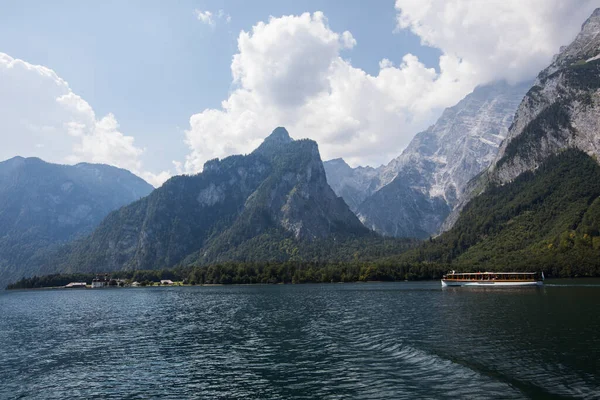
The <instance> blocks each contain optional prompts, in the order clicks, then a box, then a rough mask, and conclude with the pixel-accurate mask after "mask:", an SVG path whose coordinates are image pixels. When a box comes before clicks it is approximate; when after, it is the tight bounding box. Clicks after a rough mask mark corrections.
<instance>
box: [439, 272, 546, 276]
mask: <svg viewBox="0 0 600 400" xmlns="http://www.w3.org/2000/svg"><path fill="white" fill-rule="evenodd" d="M482 274H495V275H503V274H504V275H508V274H519V275H534V274H537V272H448V273H447V274H446V275H482Z"/></svg>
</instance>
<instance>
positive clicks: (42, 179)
mask: <svg viewBox="0 0 600 400" xmlns="http://www.w3.org/2000/svg"><path fill="white" fill-rule="evenodd" d="M152 190H153V187H152V186H150V185H149V184H148V183H146V182H145V181H144V180H142V179H141V178H139V177H137V176H135V175H133V174H132V173H131V172H129V171H126V170H124V169H119V168H115V167H111V166H108V165H100V164H87V163H81V164H77V165H73V166H70V165H57V164H50V163H47V162H44V161H42V160H40V159H38V158H23V157H15V158H12V159H10V160H7V161H3V162H0V285H1V283H3V282H6V281H8V280H14V279H15V278H19V277H21V276H22V275H26V274H28V273H29V272H30V271H28V270H26V269H23V267H24V265H25V264H26V263H27V260H29V259H30V258H31V257H32V256H33V255H34V254H36V253H37V252H40V251H42V250H43V249H46V248H48V247H49V246H53V245H56V244H58V243H63V242H67V241H70V240H73V239H75V238H77V237H80V236H82V235H84V234H87V233H89V232H91V231H92V229H93V228H95V227H96V226H97V225H98V224H99V223H100V221H101V220H102V219H103V218H104V217H105V216H106V215H107V214H108V213H109V212H111V211H113V210H115V209H118V208H119V207H122V206H124V205H126V204H129V203H131V202H133V201H135V200H138V199H140V198H141V197H144V196H146V195H148V194H149V193H150V192H151V191H152Z"/></svg>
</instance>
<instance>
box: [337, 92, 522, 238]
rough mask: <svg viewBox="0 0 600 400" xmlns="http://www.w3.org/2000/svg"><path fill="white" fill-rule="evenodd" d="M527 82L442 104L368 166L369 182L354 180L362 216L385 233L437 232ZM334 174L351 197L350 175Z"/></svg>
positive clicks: (492, 148) (490, 155) (489, 153)
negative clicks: (392, 154)
mask: <svg viewBox="0 0 600 400" xmlns="http://www.w3.org/2000/svg"><path fill="white" fill-rule="evenodd" d="M529 87H530V83H527V82H526V83H522V84H519V85H509V84H507V83H505V82H497V83H494V84H491V85H487V86H481V87H478V88H476V89H475V90H474V91H473V92H472V93H471V94H469V95H468V96H466V97H465V98H464V99H463V100H461V101H460V102H459V103H458V104H457V105H456V106H454V107H450V108H448V109H446V110H445V111H444V112H443V114H442V116H441V117H440V118H439V119H438V121H437V122H436V123H435V125H432V126H431V127H430V128H429V129H427V130H426V131H423V132H421V133H419V134H417V135H416V136H415V137H414V139H413V140H412V141H411V143H410V144H409V146H408V147H407V148H406V149H405V150H404V151H403V152H402V154H401V155H400V156H399V157H398V158H396V159H394V160H392V161H391V162H390V163H389V164H388V165H386V166H384V167H380V168H378V169H376V170H372V171H373V172H372V173H373V174H374V175H375V176H374V177H372V178H370V180H369V181H368V183H369V185H365V184H363V185H362V186H361V185H354V186H353V187H354V188H362V189H363V191H362V192H361V194H362V195H363V197H364V200H362V202H361V203H360V205H359V206H358V207H356V212H357V215H358V216H359V218H360V220H361V221H362V222H363V223H364V224H365V225H366V226H367V227H369V228H371V229H374V230H375V231H377V232H379V233H381V234H384V235H389V236H413V237H427V236H429V235H431V234H434V233H435V232H437V231H438V229H439V228H440V226H441V224H442V222H443V221H444V219H445V218H446V217H447V215H448V214H449V213H450V212H451V210H452V209H453V208H454V207H455V206H456V204H457V203H458V201H459V199H460V197H461V196H462V195H463V193H464V190H465V187H466V185H467V183H468V182H469V180H470V179H471V178H473V177H474V176H475V175H477V174H478V173H480V172H481V171H482V170H483V169H484V168H486V167H487V166H488V165H489V163H490V162H491V161H492V160H493V159H494V156H495V155H496V152H497V151H498V148H499V146H500V143H501V142H502V140H503V138H504V137H505V136H506V133H507V131H508V128H509V126H510V124H511V122H512V116H513V114H514V112H515V110H516V109H517V107H518V105H519V103H520V101H521V99H522V98H523V95H524V94H525V93H526V91H527V89H528V88H529ZM336 176H337V175H334V174H331V173H330V174H328V177H329V178H330V184H331V185H332V187H333V188H334V190H336V193H337V194H338V195H341V196H342V197H344V199H345V200H346V201H349V200H348V197H350V196H349V195H348V192H349V191H350V189H349V188H350V187H351V185H349V184H348V183H347V182H348V178H346V180H344V179H342V180H339V179H334V178H335V177H336ZM345 176H349V174H348V173H347V172H346V175H345ZM351 176H352V175H351ZM355 177H356V174H355V175H353V179H354V181H355V182H356V181H357V179H356V178H355ZM332 181H333V182H332ZM365 187H368V188H370V190H371V191H370V192H369V191H365V189H364V188H365ZM354 198H360V196H359V195H356V194H354ZM349 202H351V201H349Z"/></svg>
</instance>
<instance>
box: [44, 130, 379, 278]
mask: <svg viewBox="0 0 600 400" xmlns="http://www.w3.org/2000/svg"><path fill="white" fill-rule="evenodd" d="M371 236H372V233H371V232H370V231H369V230H368V229H367V228H365V227H364V226H363V224H361V222H360V221H359V220H358V218H357V217H356V216H355V215H354V214H353V213H352V211H350V209H349V208H348V206H347V205H346V204H345V203H344V201H343V200H342V199H341V198H339V197H337V196H336V195H335V193H334V192H333V190H332V189H331V188H330V187H329V185H328V184H327V180H326V177H325V171H324V169H323V163H322V161H321V158H320V156H319V150H318V147H317V144H316V143H315V142H314V141H312V140H292V139H291V138H290V136H289V134H288V132H287V131H286V130H285V129H284V128H277V129H275V130H274V131H273V133H272V134H271V135H270V136H269V137H267V138H266V139H265V140H264V142H263V143H262V144H261V146H260V147H258V148H257V149H256V150H255V151H253V152H252V153H251V154H249V155H246V156H231V157H227V158H225V159H223V160H218V159H215V160H211V161H208V162H207V163H206V164H205V165H204V169H203V172H202V173H200V174H197V175H194V176H177V177H173V178H171V179H170V180H168V181H167V182H166V183H165V184H163V186H162V187H160V188H159V189H156V190H155V191H154V192H152V193H151V194H150V195H149V196H147V197H145V198H143V199H141V200H138V201H136V202H134V203H132V204H130V205H128V206H126V207H123V208H121V209H119V210H117V211H114V212H112V213H111V214H110V215H108V217H106V218H105V219H104V221H103V222H102V223H101V224H100V226H99V227H98V228H97V229H96V230H95V231H94V232H93V233H92V234H91V235H90V236H88V237H87V238H84V239H82V240H80V241H77V242H75V243H73V244H72V245H70V246H68V247H67V248H65V249H61V251H60V252H59V254H58V255H57V256H56V257H54V258H50V260H49V261H44V263H45V265H46V269H47V270H48V271H50V270H53V269H55V268H57V266H58V268H59V269H60V270H61V271H94V270H102V271H112V270H120V269H148V268H167V267H172V266H174V265H177V264H179V263H182V262H185V263H186V264H187V263H209V262H216V261H226V260H232V259H235V260H239V259H242V260H249V259H255V260H261V259H263V260H266V259H269V260H272V259H276V260H286V259H290V258H293V257H294V255H295V254H296V253H298V252H302V248H301V247H302V246H303V243H310V242H314V241H316V240H324V239H327V238H336V240H344V239H347V238H356V237H364V238H366V237H371ZM299 247H300V249H299Z"/></svg>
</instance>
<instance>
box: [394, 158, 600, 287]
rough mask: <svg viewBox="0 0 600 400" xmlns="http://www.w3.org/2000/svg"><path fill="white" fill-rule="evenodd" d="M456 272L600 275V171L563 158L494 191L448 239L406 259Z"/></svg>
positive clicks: (588, 161)
mask: <svg viewBox="0 0 600 400" xmlns="http://www.w3.org/2000/svg"><path fill="white" fill-rule="evenodd" d="M402 260H403V261H408V262H411V263H414V262H419V263H442V264H450V266H451V267H452V268H455V269H457V270H460V269H464V270H496V271H498V270H523V271H540V270H544V271H546V272H548V273H551V274H552V275H555V276H589V275H593V276H598V275H600V166H599V165H598V164H597V163H596V162H595V161H594V160H593V159H592V158H590V157H589V156H588V155H586V154H585V153H583V152H581V151H578V150H565V151H563V152H561V153H560V154H558V155H556V156H552V157H550V158H548V159H547V160H546V162H545V163H544V164H543V165H541V166H540V167H539V168H538V169H537V170H536V171H535V172H526V173H524V174H521V175H520V176H519V177H518V178H516V179H515V180H514V181H513V182H511V183H508V184H506V185H504V186H490V187H488V188H487V190H486V191H485V192H484V193H483V194H481V195H480V196H478V197H476V198H475V199H473V200H472V201H471V202H470V203H469V204H468V205H467V206H466V207H465V209H464V210H463V212H462V214H461V216H460V218H459V219H458V221H457V223H456V224H455V226H454V227H453V229H451V230H450V231H448V232H446V233H444V234H443V235H441V236H440V237H438V238H436V239H433V240H431V241H430V242H429V243H427V244H425V245H424V246H422V247H420V248H419V249H416V250H413V251H410V252H409V253H407V254H405V255H404V256H402Z"/></svg>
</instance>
